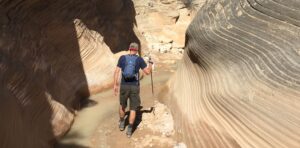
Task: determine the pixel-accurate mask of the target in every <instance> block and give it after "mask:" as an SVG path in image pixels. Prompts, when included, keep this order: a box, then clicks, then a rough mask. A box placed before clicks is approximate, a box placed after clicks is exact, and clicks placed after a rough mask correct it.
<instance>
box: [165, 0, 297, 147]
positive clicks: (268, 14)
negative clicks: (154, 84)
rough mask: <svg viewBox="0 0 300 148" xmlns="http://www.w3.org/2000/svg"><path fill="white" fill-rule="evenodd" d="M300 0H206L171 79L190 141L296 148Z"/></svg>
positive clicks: (179, 123)
mask: <svg viewBox="0 0 300 148" xmlns="http://www.w3.org/2000/svg"><path fill="white" fill-rule="evenodd" d="M299 6H300V2H299V1H296V0H285V1H277V0H276V1H275V0H260V1H257V0H221V1H220V0H208V1H207V3H206V4H205V5H204V6H203V7H202V9H201V10H200V11H199V12H198V14H197V16H196V17H195V19H194V20H193V22H192V23H191V24H190V26H189V28H188V30H187V33H186V43H185V44H186V47H185V50H186V52H185V53H184V58H183V60H182V63H181V64H180V66H179V69H178V71H177V72H176V74H175V76H174V77H173V78H172V80H171V81H170V84H169V86H170V92H171V94H172V96H171V98H170V100H169V103H170V106H171V108H172V112H173V115H174V118H175V124H176V129H177V131H178V132H179V133H181V134H180V135H181V138H182V139H184V141H185V142H186V143H187V144H188V146H189V147H195V148H196V147H197V148H199V147H203V148H215V147H220V148H225V147H243V148H253V147H255V148H275V147H277V148H296V147H300V138H299V137H300V127H299V125H300V111H299V107H300V35H299V34H300V18H299V16H300V11H299Z"/></svg>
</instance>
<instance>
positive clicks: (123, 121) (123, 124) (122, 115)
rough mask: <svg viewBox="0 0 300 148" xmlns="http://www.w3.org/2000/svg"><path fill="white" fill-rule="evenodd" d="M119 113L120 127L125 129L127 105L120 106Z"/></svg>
mask: <svg viewBox="0 0 300 148" xmlns="http://www.w3.org/2000/svg"><path fill="white" fill-rule="evenodd" d="M119 115H120V123H119V129H120V130H121V131H123V130H124V129H125V119H124V118H125V107H123V106H122V105H120V107H119Z"/></svg>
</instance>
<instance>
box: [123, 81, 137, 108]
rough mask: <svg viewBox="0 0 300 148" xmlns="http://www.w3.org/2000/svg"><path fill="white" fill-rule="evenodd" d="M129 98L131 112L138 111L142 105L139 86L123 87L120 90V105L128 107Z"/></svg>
mask: <svg viewBox="0 0 300 148" xmlns="http://www.w3.org/2000/svg"><path fill="white" fill-rule="evenodd" d="M128 98H129V104H130V108H129V109H130V110H137V109H138V107H139V106H140V105H141V99H140V86H137V85H121V88H120V105H121V106H122V107H124V108H126V107H127V99H128Z"/></svg>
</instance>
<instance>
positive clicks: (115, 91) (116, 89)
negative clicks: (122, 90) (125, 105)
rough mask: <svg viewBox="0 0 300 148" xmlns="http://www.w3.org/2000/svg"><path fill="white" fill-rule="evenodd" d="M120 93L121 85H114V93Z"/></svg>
mask: <svg viewBox="0 0 300 148" xmlns="http://www.w3.org/2000/svg"><path fill="white" fill-rule="evenodd" d="M118 93H119V86H118V85H117V84H115V85H114V94H115V96H117V95H118Z"/></svg>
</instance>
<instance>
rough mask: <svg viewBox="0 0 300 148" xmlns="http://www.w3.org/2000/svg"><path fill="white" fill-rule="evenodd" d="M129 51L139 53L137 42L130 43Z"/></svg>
mask: <svg viewBox="0 0 300 148" xmlns="http://www.w3.org/2000/svg"><path fill="white" fill-rule="evenodd" d="M129 50H135V51H137V50H139V45H138V44H137V43H135V42H133V43H130V45H129Z"/></svg>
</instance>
